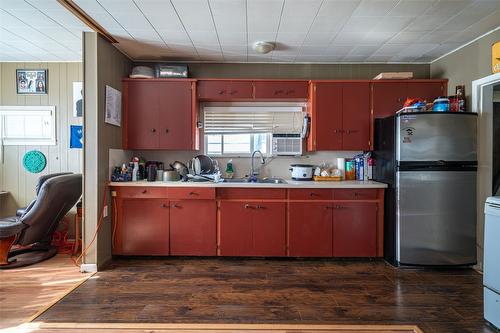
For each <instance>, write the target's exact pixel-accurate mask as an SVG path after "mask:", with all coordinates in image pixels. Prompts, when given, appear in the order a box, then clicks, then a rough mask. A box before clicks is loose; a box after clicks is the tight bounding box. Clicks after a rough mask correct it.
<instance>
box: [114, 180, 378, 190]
mask: <svg viewBox="0 0 500 333" xmlns="http://www.w3.org/2000/svg"><path fill="white" fill-rule="evenodd" d="M285 181H286V184H270V183H213V182H181V181H177V182H163V181H157V182H156V181H155V182H148V181H145V180H141V181H137V182H110V183H109V186H154V187H244V188H386V187H387V184H383V183H379V182H376V181H372V180H368V181H357V180H344V181H319V182H316V181H296V180H291V179H285Z"/></svg>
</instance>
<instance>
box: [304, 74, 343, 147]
mask: <svg viewBox="0 0 500 333" xmlns="http://www.w3.org/2000/svg"><path fill="white" fill-rule="evenodd" d="M313 107H314V109H315V110H314V111H313V115H314V119H312V120H311V121H312V122H314V123H315V126H316V138H315V140H316V145H314V144H313V146H315V148H316V150H341V149H342V83H330V82H318V83H315V88H314V104H313ZM313 140H314V139H313Z"/></svg>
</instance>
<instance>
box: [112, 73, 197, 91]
mask: <svg viewBox="0 0 500 333" xmlns="http://www.w3.org/2000/svg"><path fill="white" fill-rule="evenodd" d="M134 81H140V82H158V81H167V82H168V81H173V82H175V81H177V82H196V81H198V80H197V79H193V78H163V77H157V78H150V79H138V78H130V77H124V78H122V82H134ZM195 96H196V95H195Z"/></svg>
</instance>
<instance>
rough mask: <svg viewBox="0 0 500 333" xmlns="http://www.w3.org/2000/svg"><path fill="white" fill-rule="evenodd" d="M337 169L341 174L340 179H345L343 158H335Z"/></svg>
mask: <svg viewBox="0 0 500 333" xmlns="http://www.w3.org/2000/svg"><path fill="white" fill-rule="evenodd" d="M337 169H339V170H340V172H341V173H342V179H345V158H342V157H339V158H337Z"/></svg>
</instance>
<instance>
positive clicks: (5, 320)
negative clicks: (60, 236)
mask: <svg viewBox="0 0 500 333" xmlns="http://www.w3.org/2000/svg"><path fill="white" fill-rule="evenodd" d="M89 276H90V274H82V273H80V270H79V268H78V267H77V266H75V264H73V262H72V261H71V258H70V257H69V256H68V255H57V256H55V257H53V258H51V259H49V260H46V261H43V262H41V263H38V264H35V265H31V266H27V267H23V268H16V269H10V270H0V329H2V328H7V327H15V326H17V325H19V324H22V323H24V322H26V321H28V320H30V318H31V317H32V316H34V315H36V314H37V313H38V312H40V311H42V310H44V309H46V308H47V306H49V305H51V304H52V303H53V302H55V301H57V300H58V299H60V298H61V297H62V296H64V295H65V294H66V293H67V292H69V291H70V290H71V289H72V288H74V287H75V286H76V285H78V284H79V283H81V282H82V281H84V280H85V279H87V278H88V277H89Z"/></svg>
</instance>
